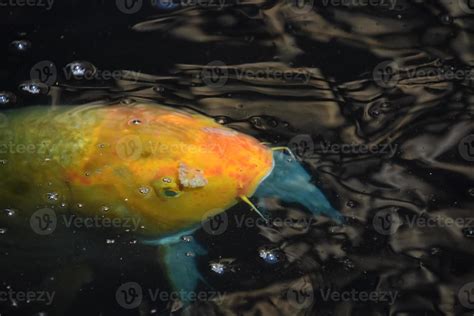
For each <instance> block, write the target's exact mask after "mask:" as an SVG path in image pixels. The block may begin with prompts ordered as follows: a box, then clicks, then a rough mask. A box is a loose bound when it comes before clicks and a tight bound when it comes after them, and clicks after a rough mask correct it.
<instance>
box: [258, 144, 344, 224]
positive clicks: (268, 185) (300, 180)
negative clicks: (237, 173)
mask: <svg viewBox="0 0 474 316" xmlns="http://www.w3.org/2000/svg"><path fill="white" fill-rule="evenodd" d="M273 159H274V162H275V166H274V168H273V170H272V172H271V173H270V174H269V175H268V177H267V178H266V179H265V180H264V181H263V182H262V183H261V184H260V185H259V187H258V189H257V191H256V192H255V194H254V196H255V197H257V198H265V197H267V198H268V197H277V198H279V199H281V200H283V201H285V202H289V203H292V202H295V203H300V204H302V205H303V206H305V207H306V208H307V209H308V210H310V211H311V213H312V214H324V215H326V216H328V217H330V218H332V219H335V220H337V221H338V222H341V221H342V215H341V214H340V213H339V212H338V211H337V210H335V209H334V208H333V207H332V206H331V204H330V203H329V201H328V200H327V199H326V197H325V196H324V194H323V193H322V192H321V191H320V190H319V189H318V188H317V187H316V186H315V185H314V184H312V183H311V182H310V181H311V176H310V175H309V174H308V173H307V172H306V171H305V170H304V169H303V167H302V166H301V165H300V163H299V162H298V161H297V160H296V159H294V158H292V157H291V156H290V155H287V154H285V153H283V152H281V151H274V153H273Z"/></svg>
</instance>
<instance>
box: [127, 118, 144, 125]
mask: <svg viewBox="0 0 474 316" xmlns="http://www.w3.org/2000/svg"><path fill="white" fill-rule="evenodd" d="M141 123H142V121H140V120H139V119H133V120H131V121H130V125H140V124H141Z"/></svg>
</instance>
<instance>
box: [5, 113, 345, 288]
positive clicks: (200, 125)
mask: <svg viewBox="0 0 474 316" xmlns="http://www.w3.org/2000/svg"><path fill="white" fill-rule="evenodd" d="M0 114H1V116H2V117H1V118H3V119H2V120H1V121H2V124H0V135H1V137H0V179H1V182H0V207H1V208H2V209H6V208H11V207H14V208H16V209H18V210H19V213H21V215H22V216H26V217H28V216H31V215H32V214H33V213H34V212H35V211H37V210H38V209H39V208H42V207H48V208H51V209H53V210H54V211H55V212H62V211H63V210H64V211H65V209H67V211H68V212H71V213H73V214H76V215H78V216H83V217H88V216H94V215H96V214H101V215H103V216H106V217H109V218H112V219H113V218H119V219H120V218H132V219H134V220H138V222H139V223H140V224H141V227H142V229H141V230H140V232H139V233H140V234H141V236H142V240H141V241H142V242H143V243H145V244H148V245H152V246H158V247H160V248H161V251H160V253H161V256H162V261H163V264H164V266H165V267H166V270H167V272H168V275H169V279H170V282H171V284H172V286H173V287H174V288H175V289H177V290H188V291H192V290H193V289H194V288H195V286H196V285H197V283H198V281H199V279H200V278H201V276H200V274H199V271H198V270H197V267H196V262H195V261H196V258H193V257H189V256H186V254H187V253H189V252H192V253H195V254H196V255H200V254H204V253H205V250H204V249H203V247H202V246H201V245H199V244H198V243H197V242H196V241H194V240H187V241H184V240H183V236H190V235H192V233H193V232H194V231H195V230H196V229H198V228H199V227H200V225H199V224H200V223H201V221H202V220H203V216H205V215H206V214H207V215H213V214H218V213H220V212H223V211H225V210H227V209H229V208H230V207H232V206H233V205H235V204H237V203H239V202H242V201H243V202H245V203H248V204H249V205H250V207H251V209H253V210H254V211H256V212H259V214H261V213H260V211H259V209H258V208H257V207H255V206H254V204H253V203H252V202H251V201H250V198H251V197H252V198H257V199H263V198H268V197H276V198H279V199H281V200H282V201H285V202H292V203H300V204H301V205H303V206H304V207H305V208H306V209H307V210H309V211H310V212H312V213H313V214H325V215H326V216H328V217H331V218H335V219H337V218H339V216H340V214H339V213H338V212H337V211H336V210H334V209H333V208H332V207H331V205H330V203H329V202H328V200H327V199H326V198H325V196H324V195H323V194H322V193H321V191H320V190H319V189H318V188H317V187H316V186H315V185H314V184H312V183H311V177H310V175H309V174H308V173H307V172H306V171H305V170H304V169H303V167H302V166H301V165H300V164H299V162H298V161H297V160H296V159H294V158H292V156H291V155H288V154H286V153H285V152H284V151H280V150H276V149H281V148H276V149H275V148H274V149H271V148H269V147H267V146H265V145H264V144H262V143H260V142H259V141H258V140H257V139H255V138H253V137H250V136H248V135H245V134H243V133H240V132H237V131H235V130H233V129H230V128H227V127H225V126H222V125H221V124H218V123H216V122H215V121H214V120H213V119H211V118H208V117H205V116H203V115H200V114H197V113H194V112H188V111H183V110H176V109H173V108H169V107H165V106H160V105H154V104H133V105H124V104H120V105H112V106H99V105H83V106H60V107H44V106H36V107H27V108H21V109H12V110H7V111H3V112H2V113H0ZM262 216H263V215H262Z"/></svg>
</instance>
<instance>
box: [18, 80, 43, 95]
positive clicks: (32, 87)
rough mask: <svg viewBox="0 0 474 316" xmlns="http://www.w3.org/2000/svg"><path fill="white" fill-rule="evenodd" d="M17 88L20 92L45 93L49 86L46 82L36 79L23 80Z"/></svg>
mask: <svg viewBox="0 0 474 316" xmlns="http://www.w3.org/2000/svg"><path fill="white" fill-rule="evenodd" d="M18 89H19V90H20V91H22V92H25V93H28V94H33V95H39V94H47V93H48V91H49V87H48V86H47V85H46V84H44V83H42V82H36V81H26V82H23V83H21V84H20V85H19V86H18Z"/></svg>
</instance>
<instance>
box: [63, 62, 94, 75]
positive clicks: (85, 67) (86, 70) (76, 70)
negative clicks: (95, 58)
mask: <svg viewBox="0 0 474 316" xmlns="http://www.w3.org/2000/svg"><path fill="white" fill-rule="evenodd" d="M66 69H67V70H68V71H69V74H70V75H71V76H72V77H74V79H92V77H93V76H94V75H95V73H96V72H97V69H96V68H95V66H94V65H93V64H91V63H90V62H88V61H74V62H72V63H69V64H67V65H66ZM68 79H69V78H68Z"/></svg>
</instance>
